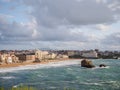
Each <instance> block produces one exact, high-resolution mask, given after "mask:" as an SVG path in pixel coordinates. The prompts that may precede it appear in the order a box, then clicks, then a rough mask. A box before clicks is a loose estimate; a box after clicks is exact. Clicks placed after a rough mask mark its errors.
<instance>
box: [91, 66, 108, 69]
mask: <svg viewBox="0 0 120 90" xmlns="http://www.w3.org/2000/svg"><path fill="white" fill-rule="evenodd" d="M109 68H110V66H106V67H98V66H97V67H95V68H92V69H109Z"/></svg>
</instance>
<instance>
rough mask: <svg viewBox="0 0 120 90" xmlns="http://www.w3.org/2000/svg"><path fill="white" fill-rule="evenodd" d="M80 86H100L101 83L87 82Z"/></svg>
mask: <svg viewBox="0 0 120 90" xmlns="http://www.w3.org/2000/svg"><path fill="white" fill-rule="evenodd" d="M80 84H85V85H96V86H102V84H101V83H88V82H83V83H80Z"/></svg>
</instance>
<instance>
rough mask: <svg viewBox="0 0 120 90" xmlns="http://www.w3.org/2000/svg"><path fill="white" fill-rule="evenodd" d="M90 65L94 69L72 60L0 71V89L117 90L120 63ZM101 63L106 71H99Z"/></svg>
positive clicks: (119, 84)
mask: <svg viewBox="0 0 120 90" xmlns="http://www.w3.org/2000/svg"><path fill="white" fill-rule="evenodd" d="M92 61H93V63H94V64H95V65H96V68H92V69H88V68H83V67H81V66H80V60H72V61H65V62H61V63H59V62H58V63H52V64H48V65H44V66H42V67H41V66H29V68H28V66H26V67H18V68H15V69H13V68H12V69H11V68H9V69H0V87H4V90H9V89H10V88H11V87H13V88H17V87H21V86H28V87H33V88H35V89H36V90H120V60H107V59H106V60H100V59H96V60H92ZM67 63H68V64H67ZM102 63H104V64H106V65H107V67H106V68H99V67H98V66H99V64H102ZM30 67H31V68H30ZM26 68H27V69H26ZM24 69H25V70H24Z"/></svg>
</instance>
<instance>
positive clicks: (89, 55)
mask: <svg viewBox="0 0 120 90" xmlns="http://www.w3.org/2000/svg"><path fill="white" fill-rule="evenodd" d="M82 57H85V58H97V57H98V54H97V52H96V51H93V50H91V51H84V52H83V53H82Z"/></svg>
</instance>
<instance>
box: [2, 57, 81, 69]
mask: <svg viewBox="0 0 120 90" xmlns="http://www.w3.org/2000/svg"><path fill="white" fill-rule="evenodd" d="M68 60H69V61H70V60H77V59H59V60H57V59H56V60H48V61H42V62H38V63H34V62H23V63H12V64H2V65H0V68H11V67H19V66H26V65H39V64H48V63H52V62H60V61H68ZM79 60H81V59H79Z"/></svg>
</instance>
